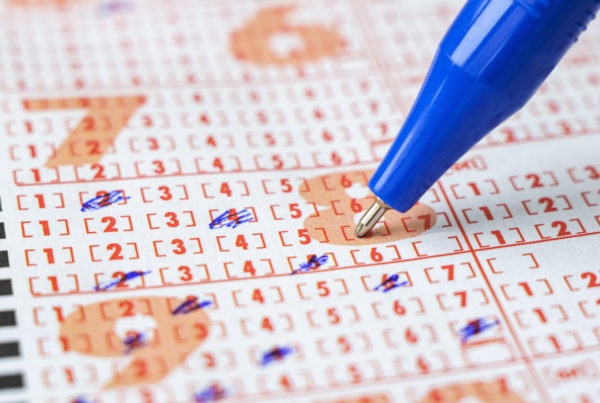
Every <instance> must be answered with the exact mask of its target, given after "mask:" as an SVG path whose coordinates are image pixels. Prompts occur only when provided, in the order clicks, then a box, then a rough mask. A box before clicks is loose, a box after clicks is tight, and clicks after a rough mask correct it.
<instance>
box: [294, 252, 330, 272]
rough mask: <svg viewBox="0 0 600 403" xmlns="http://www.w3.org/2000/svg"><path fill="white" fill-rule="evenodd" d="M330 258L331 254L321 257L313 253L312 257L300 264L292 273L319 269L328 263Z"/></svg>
mask: <svg viewBox="0 0 600 403" xmlns="http://www.w3.org/2000/svg"><path fill="white" fill-rule="evenodd" d="M328 259H329V256H327V255H323V256H321V257H319V258H318V257H317V255H312V256H311V257H310V259H308V262H306V263H302V264H300V267H298V268H297V269H296V270H294V271H293V272H292V274H297V273H304V272H306V271H309V270H313V269H318V268H319V267H321V266H322V265H324V264H325V263H327V260H328Z"/></svg>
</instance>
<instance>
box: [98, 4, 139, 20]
mask: <svg viewBox="0 0 600 403" xmlns="http://www.w3.org/2000/svg"><path fill="white" fill-rule="evenodd" d="M98 9H99V11H100V15H101V16H103V17H105V16H108V15H110V14H115V13H118V12H123V11H131V10H133V4H132V3H131V2H130V1H107V2H105V3H104V4H101V5H100V6H99V7H98Z"/></svg>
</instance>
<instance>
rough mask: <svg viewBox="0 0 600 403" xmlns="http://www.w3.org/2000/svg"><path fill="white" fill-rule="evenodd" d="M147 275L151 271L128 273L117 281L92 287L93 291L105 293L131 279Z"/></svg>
mask: <svg viewBox="0 0 600 403" xmlns="http://www.w3.org/2000/svg"><path fill="white" fill-rule="evenodd" d="M148 273H151V270H148V271H130V272H129V273H127V274H125V275H124V276H123V277H121V278H120V279H119V280H114V281H111V282H110V283H108V284H106V285H104V286H101V285H97V286H96V287H94V290H95V291H106V290H108V289H111V288H113V287H116V286H118V285H119V284H123V283H124V282H126V281H129V280H131V279H134V278H136V277H141V276H144V275H146V274H148Z"/></svg>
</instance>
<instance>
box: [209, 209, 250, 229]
mask: <svg viewBox="0 0 600 403" xmlns="http://www.w3.org/2000/svg"><path fill="white" fill-rule="evenodd" d="M252 220H254V216H253V215H252V213H251V212H250V211H248V210H246V209H243V210H242V211H238V212H236V211H235V210H233V209H230V210H227V211H226V212H224V213H223V214H221V215H220V216H218V217H217V218H215V219H214V220H213V221H212V222H211V223H210V224H208V228H210V229H219V228H223V227H229V228H236V227H238V226H240V225H242V224H243V223H246V222H250V221H252Z"/></svg>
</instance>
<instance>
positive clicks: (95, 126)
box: [23, 96, 146, 168]
mask: <svg viewBox="0 0 600 403" xmlns="http://www.w3.org/2000/svg"><path fill="white" fill-rule="evenodd" d="M145 100H146V98H145V97H143V96H115V97H94V98H56V99H29V100H25V101H23V106H24V108H25V110H27V111H31V112H37V111H54V110H70V109H85V110H86V112H87V114H86V115H85V116H84V117H83V119H82V120H81V121H80V122H79V124H78V125H77V126H76V127H75V128H74V129H73V130H71V131H70V132H69V134H68V135H67V138H66V139H65V140H64V141H63V142H62V143H61V144H60V146H59V147H58V149H57V150H56V153H55V155H53V156H52V157H50V158H49V159H48V161H46V164H45V165H46V166H47V167H49V168H55V167H58V166H61V165H83V164H96V163H98V162H100V160H101V159H102V157H103V156H104V154H106V152H107V151H108V150H109V149H110V147H112V146H113V143H114V140H115V139H116V137H117V136H118V135H119V133H120V132H121V131H122V130H123V128H125V126H126V125H127V122H128V120H129V118H131V116H132V115H133V114H134V113H135V111H136V110H137V109H138V108H139V107H140V106H141V105H142V104H143V103H144V102H145Z"/></svg>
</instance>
